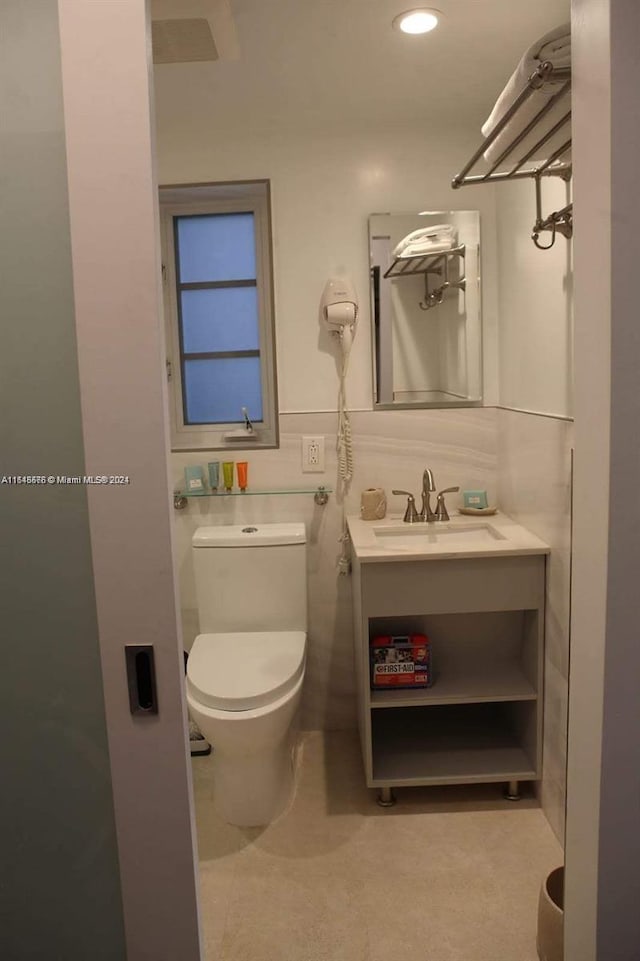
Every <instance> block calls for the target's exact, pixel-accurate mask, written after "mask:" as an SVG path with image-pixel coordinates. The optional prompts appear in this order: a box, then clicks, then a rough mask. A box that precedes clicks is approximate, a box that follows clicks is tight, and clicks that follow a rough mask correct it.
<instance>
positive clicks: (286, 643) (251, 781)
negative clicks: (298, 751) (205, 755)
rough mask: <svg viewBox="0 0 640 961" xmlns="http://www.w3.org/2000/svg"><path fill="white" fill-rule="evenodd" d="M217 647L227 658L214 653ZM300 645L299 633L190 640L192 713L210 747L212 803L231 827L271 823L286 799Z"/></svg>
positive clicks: (300, 675)
mask: <svg viewBox="0 0 640 961" xmlns="http://www.w3.org/2000/svg"><path fill="white" fill-rule="evenodd" d="M231 644H233V648H231V646H230V645H231ZM274 647H275V648H276V649H277V654H276V655H275V656H274ZM221 650H222V651H223V652H225V653H226V655H227V656H226V658H225V657H224V656H223V657H222V658H220V657H219V656H217V654H216V652H220V651H221ZM305 650H306V637H305V635H304V634H303V633H302V632H291V634H290V635H287V634H280V635H279V636H277V637H275V636H274V635H273V634H271V633H262V632H260V633H254V634H241V635H236V636H235V637H232V636H231V635H228V634H217V635H216V634H201V635H200V636H199V637H198V638H196V641H195V643H194V645H193V648H192V652H191V655H190V657H189V662H188V666H187V703H188V705H189V713H190V714H191V716H192V718H193V719H194V720H195V722H196V723H197V725H198V727H199V728H200V730H201V731H202V733H203V734H204V736H205V737H206V738H207V740H208V741H209V742H210V743H211V744H213V745H214V764H215V768H214V770H215V787H214V803H215V805H216V808H217V810H218V812H219V813H220V814H221V816H222V817H223V818H224V819H225V821H228V822H230V823H231V824H236V825H239V826H242V827H254V826H256V825H261V824H268V823H269V822H270V821H273V820H274V818H276V817H278V815H279V814H281V813H282V811H283V810H284V809H285V807H286V805H287V803H288V800H289V798H290V796H291V790H292V782H293V746H294V740H295V728H294V726H293V721H294V718H295V715H296V712H297V709H298V706H299V704H300V696H301V693H302V683H303V681H304V663H305ZM230 651H233V652H234V653H233V654H232V655H231V656H229V652H230ZM233 658H236V667H235V668H234V667H233V666H232V665H231V664H230V663H229V662H230V661H231V660H232V659H233ZM225 661H226V663H225ZM238 664H241V665H247V664H248V665H249V670H246V669H245V668H243V667H240V669H238V666H237V665H238Z"/></svg>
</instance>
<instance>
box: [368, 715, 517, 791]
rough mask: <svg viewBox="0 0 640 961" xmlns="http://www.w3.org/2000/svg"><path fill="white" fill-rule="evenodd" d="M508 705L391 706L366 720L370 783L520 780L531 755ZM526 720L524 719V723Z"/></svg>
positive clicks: (466, 782)
mask: <svg viewBox="0 0 640 961" xmlns="http://www.w3.org/2000/svg"><path fill="white" fill-rule="evenodd" d="M511 708H512V705H510V704H490V703H487V704H479V705H456V706H453V705H447V706H440V707H407V708H394V709H392V710H390V711H377V712H376V713H375V714H374V716H373V718H372V725H371V728H372V730H371V743H372V771H373V777H372V781H373V783H374V784H377V785H380V786H394V787H402V786H406V787H412V786H417V785H425V784H469V783H473V782H482V783H486V782H489V781H512V780H517V781H526V780H533V779H535V777H536V763H535V757H532V756H531V753H530V752H529V751H528V750H527V749H526V747H525V746H524V745H523V740H522V736H521V732H520V731H519V730H518V727H519V726H521V724H522V722H523V718H518V717H517V712H515V711H512V710H511ZM525 723H526V721H525Z"/></svg>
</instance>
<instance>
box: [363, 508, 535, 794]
mask: <svg viewBox="0 0 640 961" xmlns="http://www.w3.org/2000/svg"><path fill="white" fill-rule="evenodd" d="M363 523H364V522H361V521H360V522H358V523H356V524H352V523H351V521H350V530H351V532H352V539H353V540H354V547H355V551H354V554H355V556H354V558H353V573H354V625H355V631H354V637H355V667H356V678H357V690H358V720H359V727H360V737H361V745H362V754H363V760H364V768H365V773H366V780H367V785H368V786H369V787H371V788H378V789H380V791H381V794H382V797H383V799H384V800H385V801H386V803H389V801H390V797H391V789H392V788H394V787H402V786H406V787H411V786H417V785H431V784H433V785H436V784H460V783H474V782H491V781H493V782H495V781H502V782H506V783H508V784H509V786H510V792H509V793H510V794H511V795H516V794H517V782H519V781H533V780H537V779H538V778H539V777H540V775H541V763H542V695H543V647H544V644H543V627H544V587H545V555H546V552H547V548H546V545H544V544H543V543H542V542H541V541H538V539H537V538H535V537H533V535H528V532H526V531H524V529H523V528H519V527H517V525H513V524H512V522H510V521H509V520H508V519H507V518H505V519H504V520H503V527H502V528H501V530H502V531H503V532H504V538H503V539H502V540H500V541H496V542H495V544H494V545H491V544H489V545H485V546H484V547H483V546H482V542H480V543H479V544H478V547H477V551H478V553H477V555H474V554H473V553H472V552H473V543H472V542H471V541H470V542H469V546H468V551H465V553H466V555H467V556H458V557H457V556H455V555H452V554H451V550H452V549H451V547H446V546H444V545H443V547H442V548H441V551H442V555H438V554H437V553H436V554H432V555H431V556H429V557H428V558H427V557H425V556H421V555H420V554H419V553H418V554H416V555H415V556H412V555H410V554H409V555H405V556H404V557H403V556H401V555H398V554H397V553H393V554H392V553H391V552H389V553H388V559H387V557H386V556H385V554H384V549H379V550H377V549H376V548H374V547H373V546H370V545H371V544H373V536H372V534H371V528H369V531H368V532H367V531H365V530H364V529H363V528H362V527H361V525H363ZM460 530H461V531H462V525H461V527H460ZM354 534H355V537H354ZM527 535H528V536H529V537H531V541H530V542H527V541H526V537H527ZM510 538H513V540H512V541H511V544H510ZM516 543H518V544H519V549H518V552H517V553H513V552H512V553H510V554H509V553H505V554H503V555H501V554H500V553H497V554H495V553H494V554H492V553H491V551H498V552H499V551H504V552H509V548H510V546H511V548H512V550H513V549H515V544H516ZM527 543H528V546H525V545H526V544H527ZM424 550H426V548H425V549H424ZM447 551H448V552H449V554H448V556H443V555H445V553H446V552H447ZM403 634H426V635H427V636H428V638H429V641H430V646H431V662H432V663H431V666H432V678H433V684H432V686H431V687H428V688H414V689H408V690H406V689H404V690H403V689H385V690H380V689H377V690H372V689H371V681H370V648H371V641H373V639H374V638H376V637H384V636H388V635H403Z"/></svg>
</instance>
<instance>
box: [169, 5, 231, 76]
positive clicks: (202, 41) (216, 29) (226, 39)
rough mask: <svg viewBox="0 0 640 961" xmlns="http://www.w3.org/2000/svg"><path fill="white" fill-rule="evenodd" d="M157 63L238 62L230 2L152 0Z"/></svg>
mask: <svg viewBox="0 0 640 961" xmlns="http://www.w3.org/2000/svg"><path fill="white" fill-rule="evenodd" d="M151 18H152V19H151V39H152V45H153V62H154V63H156V64H160V63H195V62H198V61H200V62H202V61H211V60H238V59H239V58H240V49H239V46H238V37H237V33H236V26H235V22H234V19H233V14H232V13H231V6H230V3H229V0H152V3H151Z"/></svg>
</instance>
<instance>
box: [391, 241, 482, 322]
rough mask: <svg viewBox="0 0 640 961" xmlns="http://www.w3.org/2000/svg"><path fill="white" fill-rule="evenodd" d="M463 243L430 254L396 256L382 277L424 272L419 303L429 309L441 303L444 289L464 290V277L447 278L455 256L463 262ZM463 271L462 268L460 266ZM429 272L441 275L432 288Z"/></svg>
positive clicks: (407, 275) (424, 308) (411, 275)
mask: <svg viewBox="0 0 640 961" xmlns="http://www.w3.org/2000/svg"><path fill="white" fill-rule="evenodd" d="M464 255H465V245H464V244H460V245H459V246H458V247H451V248H450V249H449V250H438V251H436V252H435V253H432V254H414V255H413V256H412V257H396V258H395V259H394V261H393V263H392V264H391V266H390V267H388V268H387V270H386V271H385V273H384V274H383V276H384V277H386V278H388V279H392V278H394V277H415V275H416V274H424V300H421V301H420V303H419V306H420V309H421V310H431V308H432V307H437V306H438V305H439V304H441V303H442V301H443V299H444V294H445V291H446V290H450V289H457V290H466V286H467V281H466V278H465V277H459V278H458V279H456V280H449V264H450V263H451V261H452V260H454V259H455V258H459V259H460V262H461V263H462V264H464ZM462 272H464V268H462ZM429 274H438V275H439V276H441V277H442V283H441V284H440V285H438V286H437V287H435V288H433V289H432V290H430V289H429Z"/></svg>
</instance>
